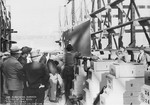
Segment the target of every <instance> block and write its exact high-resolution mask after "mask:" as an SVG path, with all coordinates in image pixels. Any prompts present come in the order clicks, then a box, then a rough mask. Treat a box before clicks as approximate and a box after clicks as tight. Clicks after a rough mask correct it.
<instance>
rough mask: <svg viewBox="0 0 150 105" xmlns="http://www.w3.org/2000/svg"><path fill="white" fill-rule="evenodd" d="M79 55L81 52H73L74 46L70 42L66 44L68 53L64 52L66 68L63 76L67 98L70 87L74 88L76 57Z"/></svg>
mask: <svg viewBox="0 0 150 105" xmlns="http://www.w3.org/2000/svg"><path fill="white" fill-rule="evenodd" d="M77 56H79V53H77V52H73V46H72V45H71V44H68V45H67V46H66V53H65V54H64V70H63V73H62V78H63V80H64V85H65V97H66V100H67V99H68V98H69V95H70V89H71V88H72V80H73V79H74V66H75V58H76V57H77Z"/></svg>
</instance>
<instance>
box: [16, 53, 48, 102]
mask: <svg viewBox="0 0 150 105" xmlns="http://www.w3.org/2000/svg"><path fill="white" fill-rule="evenodd" d="M40 58H41V56H40V54H39V53H38V52H37V51H32V52H31V59H32V62H31V63H28V64H26V65H24V67H23V69H22V70H21V71H20V72H19V73H18V77H19V78H20V79H22V80H24V81H26V83H27V93H26V103H27V105H28V104H35V103H37V104H40V105H43V103H44V96H45V90H46V89H47V88H48V83H49V73H48V71H47V69H46V65H44V64H43V63H40V62H39V60H40Z"/></svg>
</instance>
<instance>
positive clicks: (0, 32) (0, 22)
mask: <svg viewBox="0 0 150 105" xmlns="http://www.w3.org/2000/svg"><path fill="white" fill-rule="evenodd" d="M1 6H2V5H1V0H0V25H1V24H2V21H1V20H2V7H1ZM1 37H2V30H1V28H0V51H2V42H1Z"/></svg>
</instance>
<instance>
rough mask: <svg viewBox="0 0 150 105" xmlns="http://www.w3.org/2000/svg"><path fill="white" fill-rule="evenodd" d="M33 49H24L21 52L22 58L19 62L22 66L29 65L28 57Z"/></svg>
mask: <svg viewBox="0 0 150 105" xmlns="http://www.w3.org/2000/svg"><path fill="white" fill-rule="evenodd" d="M31 50H32V48H30V47H27V46H25V47H22V49H21V51H22V53H21V56H20V57H19V59H18V60H19V62H20V63H21V64H22V66H24V65H25V64H27V56H28V54H29V53H30V52H31Z"/></svg>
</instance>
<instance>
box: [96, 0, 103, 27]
mask: <svg viewBox="0 0 150 105" xmlns="http://www.w3.org/2000/svg"><path fill="white" fill-rule="evenodd" d="M97 8H98V9H100V8H101V0H97ZM101 29H102V27H101V21H100V20H99V19H98V30H101Z"/></svg>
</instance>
